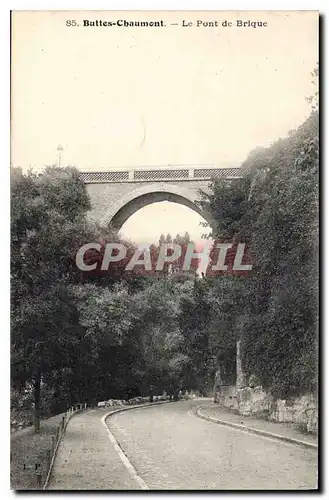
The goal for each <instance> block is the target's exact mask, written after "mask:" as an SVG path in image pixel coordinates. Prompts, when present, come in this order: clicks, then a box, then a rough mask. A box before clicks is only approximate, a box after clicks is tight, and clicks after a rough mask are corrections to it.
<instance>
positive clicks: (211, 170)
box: [80, 165, 243, 184]
mask: <svg viewBox="0 0 329 500" xmlns="http://www.w3.org/2000/svg"><path fill="white" fill-rule="evenodd" d="M80 177H81V179H82V180H83V181H84V182H85V184H99V183H124V182H156V181H188V180H194V181H195V180H198V181H207V180H211V179H237V178H241V177H243V170H242V169H241V168H240V167H224V168H223V167H222V168H219V167H216V166H214V165H201V166H183V167H182V166H175V165H170V166H166V167H157V168H154V167H153V168H152V167H150V168H147V169H146V168H144V169H140V168H134V169H130V170H109V171H98V172H81V173H80Z"/></svg>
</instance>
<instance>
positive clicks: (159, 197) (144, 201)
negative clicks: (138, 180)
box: [111, 191, 207, 230]
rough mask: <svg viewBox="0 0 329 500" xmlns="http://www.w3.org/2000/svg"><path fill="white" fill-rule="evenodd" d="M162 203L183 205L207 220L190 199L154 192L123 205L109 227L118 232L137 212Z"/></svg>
mask: <svg viewBox="0 0 329 500" xmlns="http://www.w3.org/2000/svg"><path fill="white" fill-rule="evenodd" d="M163 201H167V202H171V203H177V204H179V205H184V206H186V207H188V208H189V209H191V210H193V211H194V212H196V213H197V214H199V215H200V216H201V217H203V218H204V219H206V220H207V217H206V215H205V214H204V212H203V211H202V210H201V209H200V208H199V207H198V206H197V205H196V203H195V202H193V201H192V200H191V199H189V198H187V197H185V196H182V195H180V194H176V193H173V192H168V191H156V192H149V193H146V194H143V195H140V196H137V197H135V198H133V199H132V200H130V201H128V202H127V203H125V204H124V205H123V206H122V207H121V208H120V209H119V210H118V211H117V212H116V213H115V214H114V216H113V217H112V219H111V225H112V226H113V227H114V228H115V229H117V230H120V229H121V228H122V226H123V224H124V223H125V222H126V221H127V220H128V219H129V217H131V216H132V215H133V214H134V213H136V212H137V211H138V210H140V209H141V208H144V207H146V206H147V205H152V204H154V203H159V202H163Z"/></svg>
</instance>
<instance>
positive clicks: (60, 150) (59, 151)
mask: <svg viewBox="0 0 329 500" xmlns="http://www.w3.org/2000/svg"><path fill="white" fill-rule="evenodd" d="M62 152H63V147H62V146H61V145H60V144H59V145H58V146H57V166H58V167H60V166H61V160H62Z"/></svg>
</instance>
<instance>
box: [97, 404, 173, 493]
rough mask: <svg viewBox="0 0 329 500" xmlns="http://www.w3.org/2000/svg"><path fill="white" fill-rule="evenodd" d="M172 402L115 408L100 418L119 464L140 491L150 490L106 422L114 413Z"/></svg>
mask: <svg viewBox="0 0 329 500" xmlns="http://www.w3.org/2000/svg"><path fill="white" fill-rule="evenodd" d="M172 402H173V401H157V402H154V403H145V404H142V405H136V406H129V407H124V408H117V409H115V410H111V411H109V412H108V413H106V414H105V415H103V416H102V418H101V421H102V424H103V425H104V427H105V429H106V431H107V434H108V438H109V440H110V442H111V443H112V444H113V446H114V449H115V451H116V452H117V454H118V455H119V458H120V460H121V462H122V463H123V465H124V466H125V467H126V469H127V470H128V472H129V474H130V475H131V477H132V478H133V479H134V480H135V481H136V483H137V484H138V486H139V487H140V489H142V490H149V489H150V488H149V486H148V485H147V483H146V482H145V481H144V479H143V478H142V477H141V476H139V475H138V473H137V471H136V469H135V467H134V466H133V465H132V463H131V462H130V460H129V458H128V457H127V455H126V454H125V452H124V451H123V449H122V448H121V446H120V445H119V443H118V441H117V440H116V438H115V437H114V435H113V434H112V432H111V431H110V429H109V427H108V425H107V423H106V420H107V419H108V418H109V417H110V416H112V415H115V414H116V413H121V412H125V411H129V410H136V409H138V408H149V407H150V406H157V405H161V404H168V403H172Z"/></svg>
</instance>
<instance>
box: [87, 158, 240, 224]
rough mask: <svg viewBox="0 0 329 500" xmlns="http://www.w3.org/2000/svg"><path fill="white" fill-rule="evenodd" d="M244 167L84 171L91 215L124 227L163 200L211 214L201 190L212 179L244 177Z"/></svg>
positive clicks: (205, 189)
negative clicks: (205, 209)
mask: <svg viewBox="0 0 329 500" xmlns="http://www.w3.org/2000/svg"><path fill="white" fill-rule="evenodd" d="M242 175H243V174H242V170H241V168H240V167H217V166H215V165H174V166H173V165H167V166H157V167H144V168H142V167H140V168H134V169H130V170H128V169H126V170H110V171H99V172H81V178H82V179H83V181H84V182H85V184H86V185H87V191H88V193H89V196H90V198H91V204H92V211H91V217H93V218H94V219H95V220H98V221H99V222H101V223H102V224H106V225H107V224H109V223H111V225H112V226H113V227H115V228H117V229H120V228H121V227H122V225H123V224H124V223H125V222H126V220H127V219H129V217H130V216H131V215H133V214H134V213H135V212H137V210H139V209H140V208H143V207H145V206H146V205H149V204H151V203H156V202H159V201H171V202H174V203H180V204H182V205H185V206H187V207H189V208H191V209H192V210H194V211H196V212H197V213H199V214H200V215H202V216H203V217H204V218H205V219H206V220H208V221H209V217H208V216H207V214H205V213H204V212H203V211H202V210H201V208H199V207H198V206H197V201H199V200H200V194H199V190H200V189H202V190H203V191H207V189H208V186H209V183H210V181H211V180H212V179H236V178H239V177H242Z"/></svg>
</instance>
